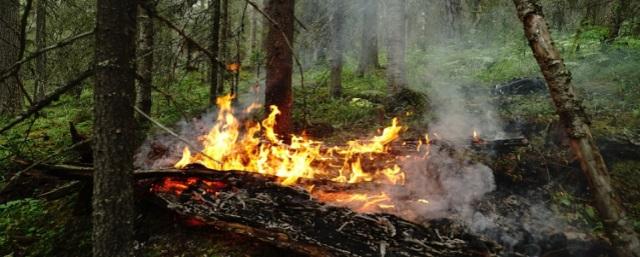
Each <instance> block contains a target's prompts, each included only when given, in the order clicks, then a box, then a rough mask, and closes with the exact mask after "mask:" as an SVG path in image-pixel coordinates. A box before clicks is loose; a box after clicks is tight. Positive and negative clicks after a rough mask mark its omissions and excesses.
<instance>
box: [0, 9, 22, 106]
mask: <svg viewBox="0 0 640 257" xmlns="http://www.w3.org/2000/svg"><path fill="white" fill-rule="evenodd" d="M19 11H20V1H18V0H0V71H3V72H4V71H5V70H6V69H8V68H9V67H11V66H12V65H13V64H14V63H16V62H17V61H18V58H19V51H20V29H19V24H20V21H19V20H20V18H19V16H20V15H19V13H18V12H19ZM20 109H22V91H20V86H19V84H18V80H17V77H16V76H11V77H8V78H5V79H4V80H2V81H0V115H15V114H17V113H18V112H20Z"/></svg>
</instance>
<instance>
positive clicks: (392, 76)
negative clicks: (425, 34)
mask: <svg viewBox="0 0 640 257" xmlns="http://www.w3.org/2000/svg"><path fill="white" fill-rule="evenodd" d="M406 3H407V1H406V0H389V1H388V2H387V12H388V15H387V17H388V21H387V23H388V27H387V34H388V37H387V45H388V49H389V50H388V55H389V58H388V59H389V64H388V67H387V80H388V82H387V87H388V89H389V92H390V93H391V94H395V93H398V92H399V91H400V90H401V89H402V88H404V87H406V86H407V77H406V73H405V67H404V66H405V64H404V57H405V35H406V23H405V16H406V10H405V7H406Z"/></svg>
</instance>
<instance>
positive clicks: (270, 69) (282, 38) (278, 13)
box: [265, 0, 295, 140]
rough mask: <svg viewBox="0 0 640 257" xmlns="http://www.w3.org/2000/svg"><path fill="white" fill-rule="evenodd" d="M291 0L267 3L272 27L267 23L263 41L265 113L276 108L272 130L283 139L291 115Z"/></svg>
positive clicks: (290, 127)
mask: <svg viewBox="0 0 640 257" xmlns="http://www.w3.org/2000/svg"><path fill="white" fill-rule="evenodd" d="M294 5H295V0H268V1H267V6H266V13H267V15H269V17H271V19H273V21H274V22H275V24H273V23H271V22H269V23H268V25H269V32H268V34H267V38H266V40H265V48H266V50H267V60H266V62H267V63H266V67H267V81H266V89H265V107H266V113H270V112H271V110H270V106H272V105H275V106H277V107H278V109H280V115H278V116H276V122H277V123H276V127H275V131H276V133H278V135H280V136H281V137H283V139H285V140H287V139H288V138H289V136H290V134H291V131H292V121H291V114H292V108H293V93H292V89H291V76H292V72H293V59H292V57H293V52H292V49H291V46H292V45H290V44H293V22H294V17H293V15H294V9H295V8H294Z"/></svg>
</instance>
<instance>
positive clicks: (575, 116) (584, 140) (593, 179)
mask: <svg viewBox="0 0 640 257" xmlns="http://www.w3.org/2000/svg"><path fill="white" fill-rule="evenodd" d="M513 2H514V4H515V6H516V8H517V11H518V16H519V17H520V20H521V21H522V23H523V25H524V32H525V35H526V37H527V38H528V39H529V44H530V46H531V49H532V51H533V54H534V56H535V58H536V60H537V61H538V65H539V66H540V69H541V70H542V74H543V75H544V77H545V80H546V81H547V84H548V86H549V92H550V94H551V98H552V99H553V102H554V104H555V106H556V111H557V113H558V115H559V116H560V120H561V122H562V124H563V125H564V127H565V130H566V131H567V134H568V135H569V139H570V142H571V148H572V149H573V152H574V153H575V154H576V156H577V157H578V160H579V161H580V166H581V167H582V170H583V172H584V175H585V176H586V177H587V180H588V181H589V183H590V189H591V193H592V195H593V198H594V201H593V202H594V204H595V207H596V209H597V210H598V213H599V214H600V217H601V219H602V222H603V223H604V229H605V232H606V233H607V235H608V237H609V240H611V243H612V244H613V246H614V248H615V250H616V253H617V254H618V256H620V257H639V256H640V242H639V241H638V236H637V235H636V233H635V231H634V230H633V223H632V222H630V220H629V219H628V217H627V216H626V214H625V212H624V210H623V209H622V206H621V205H620V200H619V198H618V197H617V195H616V192H615V190H614V189H613V187H612V186H611V179H610V177H609V171H608V170H607V167H606V165H605V163H604V160H603V158H602V155H600V151H599V150H598V147H597V146H596V143H595V141H594V139H593V136H592V135H591V129H590V127H589V120H588V118H587V114H586V113H585V110H584V107H583V105H582V101H581V100H580V99H579V98H578V96H577V95H576V92H575V90H574V86H573V83H572V82H571V73H570V72H569V70H567V68H566V66H565V65H564V61H563V60H562V58H561V56H560V52H559V51H558V49H557V48H556V47H555V45H554V44H553V40H552V38H551V34H550V33H549V28H548V26H547V24H546V22H545V20H544V16H543V15H542V8H541V6H540V5H538V4H537V3H535V1H531V0H513Z"/></svg>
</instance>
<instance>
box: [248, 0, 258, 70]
mask: <svg viewBox="0 0 640 257" xmlns="http://www.w3.org/2000/svg"><path fill="white" fill-rule="evenodd" d="M258 15H260V14H259V13H258V11H256V10H255V9H251V18H250V19H251V31H250V34H249V61H250V63H251V66H252V67H253V69H255V70H256V75H258V74H260V72H258V71H257V70H258V69H260V64H259V60H258V58H257V57H258V53H259V51H260V49H259V48H258Z"/></svg>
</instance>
